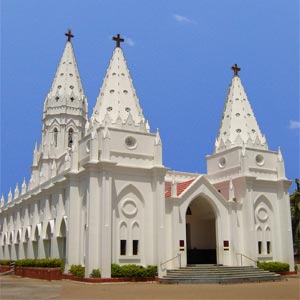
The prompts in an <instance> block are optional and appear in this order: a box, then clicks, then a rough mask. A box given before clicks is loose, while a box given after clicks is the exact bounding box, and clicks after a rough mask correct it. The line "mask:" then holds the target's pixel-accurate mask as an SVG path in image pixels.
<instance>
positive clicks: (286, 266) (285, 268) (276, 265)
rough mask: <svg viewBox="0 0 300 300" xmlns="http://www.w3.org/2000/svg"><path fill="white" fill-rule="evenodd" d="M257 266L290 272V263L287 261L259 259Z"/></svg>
mask: <svg viewBox="0 0 300 300" xmlns="http://www.w3.org/2000/svg"><path fill="white" fill-rule="evenodd" d="M257 266H258V267H259V268H260V269H263V270H266V271H270V272H289V270H290V265H289V264H287V263H282V262H277V261H272V262H265V261H259V262H258V264H257Z"/></svg>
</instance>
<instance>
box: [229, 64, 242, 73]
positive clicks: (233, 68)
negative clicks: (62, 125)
mask: <svg viewBox="0 0 300 300" xmlns="http://www.w3.org/2000/svg"><path fill="white" fill-rule="evenodd" d="M231 70H233V72H234V76H239V71H241V68H239V67H238V65H237V64H234V65H233V66H232V67H231Z"/></svg>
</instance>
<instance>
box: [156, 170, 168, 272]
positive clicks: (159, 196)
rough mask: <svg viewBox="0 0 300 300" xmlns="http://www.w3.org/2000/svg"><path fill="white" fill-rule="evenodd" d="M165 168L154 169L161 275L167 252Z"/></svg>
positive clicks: (158, 262)
mask: <svg viewBox="0 0 300 300" xmlns="http://www.w3.org/2000/svg"><path fill="white" fill-rule="evenodd" d="M165 173H166V170H165V168H156V169H154V170H153V191H154V193H153V196H154V199H153V203H154V207H153V212H154V214H153V224H154V226H155V227H154V230H155V231H154V234H155V235H154V236H155V237H156V239H155V240H154V243H155V245H154V247H155V248H154V249H155V257H156V262H157V267H158V274H159V276H161V275H163V270H161V267H160V264H161V263H162V262H164V261H165V260H166V253H165V213H166V209H165V187H164V176H165Z"/></svg>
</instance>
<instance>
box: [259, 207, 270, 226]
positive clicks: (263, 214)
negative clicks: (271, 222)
mask: <svg viewBox="0 0 300 300" xmlns="http://www.w3.org/2000/svg"><path fill="white" fill-rule="evenodd" d="M256 216H257V218H258V219H259V220H260V221H261V222H265V221H267V220H268V218H269V215H268V211H267V210H266V209H265V208H264V207H260V208H258V209H257V211H256Z"/></svg>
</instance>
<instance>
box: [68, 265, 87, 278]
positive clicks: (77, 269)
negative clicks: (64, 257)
mask: <svg viewBox="0 0 300 300" xmlns="http://www.w3.org/2000/svg"><path fill="white" fill-rule="evenodd" d="M69 272H70V273H71V274H73V275H74V276H77V277H80V278H83V277H84V272H85V267H83V266H81V265H72V266H71V268H70V270H69Z"/></svg>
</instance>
